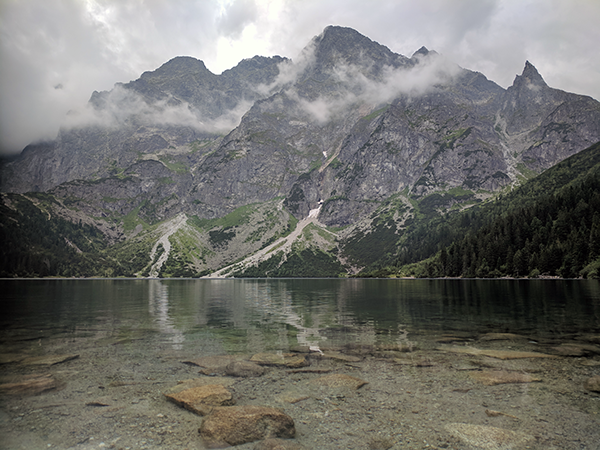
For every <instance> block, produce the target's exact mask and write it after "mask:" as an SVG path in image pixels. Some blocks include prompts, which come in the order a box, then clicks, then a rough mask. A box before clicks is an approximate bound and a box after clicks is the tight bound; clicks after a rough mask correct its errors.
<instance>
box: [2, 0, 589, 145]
mask: <svg viewBox="0 0 600 450" xmlns="http://www.w3.org/2000/svg"><path fill="white" fill-rule="evenodd" d="M599 19H600V2H598V1H597V0H568V1H567V0H524V1H513V0H453V1H447V0H422V1H419V2H415V1H413V0H376V1H369V2H366V1H364V0H302V1H297V0H26V1H25V0H0V152H1V153H4V154H6V153H15V152H18V151H20V150H22V148H23V147H24V146H25V145H27V144H28V143H30V142H32V141H35V140H39V139H52V138H54V137H55V136H56V133H57V130H58V128H59V126H60V124H61V122H62V120H63V118H64V117H65V114H66V113H67V111H69V110H72V109H81V108H82V107H83V105H85V103H86V102H87V100H88V99H89V97H90V95H91V93H92V92H93V91H94V90H107V89H110V88H111V87H112V86H113V85H114V84H115V83H116V82H127V81H129V80H132V79H136V78H138V77H139V76H140V74H141V73H142V72H144V71H147V70H154V69H155V68H157V67H159V66H160V65H162V64H163V63H164V62H166V61H168V60H170V59H172V58H173V57H175V56H182V55H186V56H193V57H196V58H198V59H201V60H202V61H204V62H205V63H206V66H207V67H208V68H209V69H210V70H212V71H213V72H215V73H220V72H222V71H223V70H225V69H228V68H231V67H233V66H234V65H236V64H237V63H238V62H239V61H240V60H241V59H243V58H251V57H253V56H255V55H264V56H272V55H281V56H286V57H289V58H293V59H296V58H297V55H298V54H299V53H300V51H301V50H302V48H303V47H304V46H305V45H306V44H307V43H308V42H309V41H310V40H311V38H312V37H314V36H315V35H318V34H319V33H321V32H322V31H323V29H324V28H325V27H326V26H327V25H341V26H347V27H352V28H354V29H356V30H357V31H359V32H360V33H362V34H364V35H366V36H368V37H370V38H371V39H373V40H375V41H377V42H379V43H381V44H383V45H386V46H388V47H389V48H390V49H391V50H392V51H394V52H397V53H400V54H403V55H411V54H412V53H413V52H414V51H415V50H416V49H418V48H420V47H421V46H423V45H425V46H427V47H428V48H430V49H433V50H436V51H437V52H438V53H440V54H442V55H444V56H445V57H446V58H448V59H449V60H451V61H454V62H455V63H457V64H459V65H460V66H461V67H465V68H467V69H471V70H477V71H480V72H482V73H484V74H485V75H486V76H487V77H488V78H489V79H491V80H493V81H495V82H496V83H498V84H500V85H501V86H503V87H508V86H510V85H511V84H512V81H513V80H514V77H515V75H516V74H518V73H520V72H521V71H522V69H523V66H524V63H525V60H529V61H531V62H532V63H533V64H534V65H535V66H536V67H537V69H538V70H539V71H540V73H541V74H542V76H543V77H544V78H545V80H546V82H547V83H548V84H549V85H550V86H552V87H556V88H559V89H563V90H566V91H571V92H577V93H580V94H587V95H591V96H593V97H595V98H597V99H600V82H599V80H600V47H599V46H598V44H597V43H598V42H600V28H599V27H597V23H598V20H599ZM58 85H62V86H63V88H62V89H55V86H58Z"/></svg>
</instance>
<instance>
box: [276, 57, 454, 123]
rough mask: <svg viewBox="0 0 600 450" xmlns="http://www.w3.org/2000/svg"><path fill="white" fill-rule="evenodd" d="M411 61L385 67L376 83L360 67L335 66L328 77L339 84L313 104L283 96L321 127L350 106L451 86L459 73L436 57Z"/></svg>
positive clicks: (290, 91)
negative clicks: (402, 65) (295, 103)
mask: <svg viewBox="0 0 600 450" xmlns="http://www.w3.org/2000/svg"><path fill="white" fill-rule="evenodd" d="M414 61H415V62H416V63H415V65H413V66H409V67H400V68H397V67H392V66H385V67H384V68H383V70H382V72H381V75H380V76H379V78H378V79H376V80H374V79H372V78H369V77H367V76H366V75H365V74H364V72H363V70H362V68H361V67H360V66H355V65H345V66H338V67H336V68H335V69H334V71H333V72H332V74H331V76H332V77H333V78H334V79H335V80H337V81H338V82H339V83H340V84H339V86H340V88H339V89H338V90H337V91H336V92H335V93H333V94H332V93H329V94H327V95H323V96H319V97H318V98H317V99H314V100H308V99H306V98H303V97H301V96H300V95H298V93H297V91H296V90H294V89H288V90H286V94H287V95H288V96H289V97H290V98H292V99H294V100H295V101H296V102H297V103H298V104H299V105H300V107H301V109H302V110H303V111H304V112H305V113H307V114H308V115H309V116H311V117H312V119H314V120H316V121H317V122H319V123H321V124H323V123H326V122H328V121H329V120H330V119H332V118H333V117H335V116H336V115H338V114H339V113H341V112H343V111H345V110H347V109H348V108H350V107H352V106H353V105H357V104H370V105H372V106H373V107H375V106H377V105H381V104H385V103H390V102H392V101H393V100H394V99H396V98H398V97H399V96H401V95H408V96H411V97H417V96H420V95H423V94H425V93H428V92H430V91H432V90H434V89H436V87H437V86H440V85H444V84H448V83H450V82H452V80H453V79H454V78H455V77H456V76H457V75H458V74H459V73H460V71H461V70H462V69H461V68H460V67H459V66H457V65H456V64H454V63H452V62H450V61H448V60H447V59H446V58H444V57H443V56H441V55H438V54H436V53H430V54H429V55H427V56H423V55H416V56H415V57H414ZM302 70H304V68H303V67H298V68H297V70H296V72H297V73H301V72H302ZM288 72H289V73H288V74H285V75H284V78H283V79H285V80H287V77H289V76H290V75H289V74H290V73H292V70H291V69H288Z"/></svg>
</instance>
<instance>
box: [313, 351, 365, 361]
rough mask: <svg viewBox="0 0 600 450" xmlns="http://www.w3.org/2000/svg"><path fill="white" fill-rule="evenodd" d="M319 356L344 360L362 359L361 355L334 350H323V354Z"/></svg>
mask: <svg viewBox="0 0 600 450" xmlns="http://www.w3.org/2000/svg"><path fill="white" fill-rule="evenodd" d="M321 356H322V357H323V358H328V359H336V360H338V361H345V362H360V361H362V360H363V359H364V358H362V357H361V356H354V355H346V354H344V353H340V352H334V351H326V352H323V355H321Z"/></svg>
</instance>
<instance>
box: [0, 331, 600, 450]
mask: <svg viewBox="0 0 600 450" xmlns="http://www.w3.org/2000/svg"><path fill="white" fill-rule="evenodd" d="M408 339H409V340H406V341H405V342H402V343H399V344H397V345H396V344H393V345H386V346H379V347H374V346H370V345H360V344H351V345H350V344H349V345H343V346H338V347H330V348H323V347H321V348H318V349H317V348H312V349H311V348H308V347H297V348H287V349H281V350H280V351H265V352H259V353H255V354H228V355H224V354H214V353H213V354H211V352H210V351H206V349H204V350H203V349H199V351H198V353H197V354H190V353H189V351H188V350H177V349H173V347H172V346H170V345H168V344H167V343H156V342H152V340H151V339H140V340H135V339H133V340H125V341H122V340H121V341H120V340H118V339H110V338H109V339H108V340H104V341H102V342H96V343H93V342H91V341H90V340H89V339H88V340H82V341H81V342H79V341H77V342H73V341H72V340H69V339H67V338H65V339H62V340H61V339H54V340H53V341H52V344H51V345H43V342H42V340H40V343H39V345H38V343H37V342H36V341H33V342H32V341H26V342H22V341H21V342H19V343H11V344H10V345H4V346H3V351H5V353H2V354H0V364H1V365H0V367H1V369H2V377H1V379H0V393H1V402H0V435H1V436H2V439H1V440H0V448H2V449H11V450H12V449H15V450H16V449H28V450H32V449H34V450H35V449H42V448H44V449H47V448H56V449H77V450H91V449H99V448H113V449H170V448H182V449H184V448H187V449H206V448H223V447H227V446H233V447H235V448H236V449H239V450H275V449H278V450H280V449H281V450H285V449H288V450H291V449H294V450H301V449H370V450H387V449H398V450H399V449H456V450H460V449H492V450H494V449H497V450H508V449H526V448H529V449H539V450H541V449H544V450H551V449H554V450H559V449H560V450H563V449H578V450H579V449H584V448H585V449H591V450H597V449H598V448H600V447H598V445H599V444H598V443H600V336H597V335H588V336H570V337H568V338H564V337H563V338H561V340H560V341H558V340H556V341H555V340H546V341H542V340H533V339H531V338H530V337H526V336H519V335H513V334H506V333H488V334H485V335H479V336H470V335H464V334H461V335H453V334H444V335H441V334H433V333H424V332H423V333H420V334H419V333H413V335H409V336H408ZM69 349H70V350H72V351H71V352H67V351H66V350H69Z"/></svg>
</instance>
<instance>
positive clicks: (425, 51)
mask: <svg viewBox="0 0 600 450" xmlns="http://www.w3.org/2000/svg"><path fill="white" fill-rule="evenodd" d="M428 54H429V50H428V49H427V47H425V46H423V47H421V48H420V49H419V50H417V51H416V52H414V53H413V55H412V58H414V57H415V56H417V55H423V56H427V55H428Z"/></svg>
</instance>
